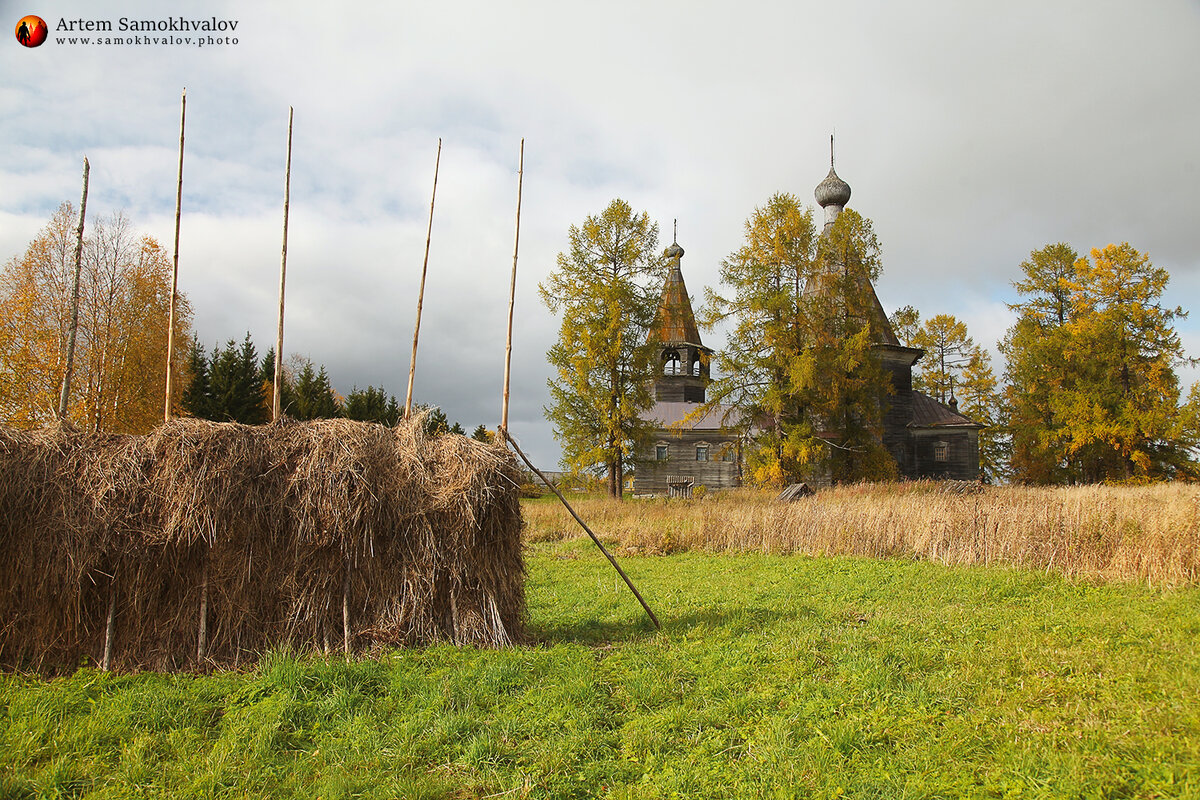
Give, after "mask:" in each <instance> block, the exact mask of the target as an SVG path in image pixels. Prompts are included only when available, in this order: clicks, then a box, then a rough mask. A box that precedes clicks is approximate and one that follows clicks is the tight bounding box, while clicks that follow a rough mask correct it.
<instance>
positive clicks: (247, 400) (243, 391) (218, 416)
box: [187, 333, 271, 425]
mask: <svg viewBox="0 0 1200 800" xmlns="http://www.w3.org/2000/svg"><path fill="white" fill-rule="evenodd" d="M208 389H209V394H208V398H207V399H206V400H201V401H200V404H199V405H198V406H196V408H199V409H205V410H207V413H206V414H203V415H201V414H196V415H197V416H204V418H206V419H211V420H216V421H218V422H241V423H244V424H246V425H259V424H262V423H264V422H269V421H270V419H271V409H270V399H269V397H267V396H264V394H265V393H264V391H263V383H262V379H261V372H260V369H259V362H258V352H257V351H256V350H255V347H254V342H253V341H251V339H250V334H249V333H247V334H246V336H245V338H243V339H242V343H241V344H238V343H237V342H235V341H234V340H233V339H230V340H229V341H227V342H226V343H225V348H224V349H222V348H220V347H214V348H213V351H212V356H211V357H210V358H209V362H208ZM187 394H188V396H189V397H196V398H197V399H199V398H200V394H199V391H198V390H197V391H195V392H193V391H191V389H190V388H189V391H188V392H187ZM188 410H189V411H191V412H192V413H194V414H195V413H196V411H194V410H193V409H191V408H189V409H188Z"/></svg>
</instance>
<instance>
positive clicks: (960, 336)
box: [911, 314, 979, 403]
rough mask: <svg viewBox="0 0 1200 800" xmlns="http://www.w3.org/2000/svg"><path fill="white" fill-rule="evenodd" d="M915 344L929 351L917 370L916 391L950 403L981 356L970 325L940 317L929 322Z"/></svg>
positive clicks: (941, 315)
mask: <svg viewBox="0 0 1200 800" xmlns="http://www.w3.org/2000/svg"><path fill="white" fill-rule="evenodd" d="M911 341H912V345H911V346H912V347H919V348H921V349H922V350H924V351H925V355H924V356H923V357H922V358H921V360H920V361H918V362H917V364H916V369H915V370H914V373H915V374H914V375H913V388H914V389H916V390H918V391H921V392H924V393H925V394H927V395H929V396H930V397H932V398H935V399H936V400H937V401H938V402H941V403H946V402H949V400H950V398H951V397H952V396H954V390H955V388H956V387H959V386H961V385H962V375H963V372H964V371H965V370H966V368H967V365H968V364H969V363H970V362H971V358H972V357H973V356H976V355H977V354H978V353H979V348H978V347H977V346H976V344H975V340H974V339H972V338H971V337H970V336H969V335H968V334H967V326H966V324H965V323H963V322H962V321H960V320H959V319H958V318H957V317H955V316H954V315H952V314H938V315H936V316H934V317H930V318H929V319H927V320H926V321H925V322H924V324H922V325H921V326H920V327H919V328H918V329H917V331H916V333H915V334H914V335H913V336H912V339H911Z"/></svg>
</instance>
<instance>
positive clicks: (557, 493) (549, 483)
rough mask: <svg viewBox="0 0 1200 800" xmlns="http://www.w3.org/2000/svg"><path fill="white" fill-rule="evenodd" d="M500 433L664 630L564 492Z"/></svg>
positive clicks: (505, 432) (504, 429)
mask: <svg viewBox="0 0 1200 800" xmlns="http://www.w3.org/2000/svg"><path fill="white" fill-rule="evenodd" d="M500 433H501V434H502V435H503V436H504V438H505V439H507V440H508V443H509V444H511V445H512V447H513V450H515V451H517V455H519V456H520V457H521V460H522V461H524V462H525V464H526V465H527V466H528V467H529V468H530V469H531V470H533V473H534V474H535V475H537V476H538V477H539V478H541V479H542V481H543V482H544V483H545V484H546V486H548V487H549V488H550V491H552V492H554V494H555V496H557V497H558V499H559V500H561V501H562V504H563V505H564V506H566V508H567V511H570V512H571V516H572V517H574V518H575V521H576V522H578V523H579V526H580V527H581V528H583V529H584V531H586V532H587V535H588V536H590V537H592V541H593V542H595V543H596V547H599V548H600V552H601V553H604V557H605V558H607V559H608V562H609V563H610V564H612V565H613V569H615V570H616V571H617V574H619V575H620V576H621V578H622V579H623V580H624V581H625V585H626V586H628V587H629V591H631V592H633V596H634V597H636V598H637V599H638V602H639V603H641V604H642V608H644V609H646V613H647V614H649V615H650V621H651V622H653V623H654V627H655V628H656V629H658V630H662V625H661V624H660V623H659V621H658V617H656V616H655V615H654V612H653V611H651V610H650V606H649V605H647V603H646V600H645V598H643V597H642V593H641V592H639V591H638V590H637V587H636V586H634V585H633V581H631V580H629V576H628V575H626V574H625V570H623V569H621V565H620V564H618V563H617V560H616V559H615V558H613V557H612V554H611V553H609V552H608V550H607V549H606V548H605V547H604V545H603V544H601V543H600V539H599V538H598V537H597V536H596V534H594V533H592V529H591V528H589V527H588V526H587V523H586V522H584V521H583V520H582V519H580V518H579V515H578V514H576V513H575V509H573V508H571V504H570V503H568V502H567V498H565V497H563V495H562V492H560V491H559V490H558V487H557V486H555V485H554V482H553V481H551V480H550V479H549V478H547V477H546V476H545V475H544V474H542V471H541V470H539V469H538V468H537V467H535V466H534V465H533V462H532V461H530V460H529V456H527V455H525V453H524V452H523V451H522V450H521V448H520V446H519V445H518V444H517V443H516V441H515V440H514V439H513V438H512V434H510V433H509V432H508V429H507V428H501V429H500Z"/></svg>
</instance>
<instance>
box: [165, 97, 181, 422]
mask: <svg viewBox="0 0 1200 800" xmlns="http://www.w3.org/2000/svg"><path fill="white" fill-rule="evenodd" d="M186 116H187V87H186V86H185V87H184V89H183V94H181V95H180V96H179V173H178V177H177V178H176V179H175V255H174V258H173V261H172V267H171V302H170V311H168V312H167V399H166V402H165V404H164V407H163V422H170V421H171V408H172V406H174V404H175V306H176V304H177V303H178V302H179V291H178V290H179V218H180V216H181V214H182V211H183V123H184V119H185V118H186Z"/></svg>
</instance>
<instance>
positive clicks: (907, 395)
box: [633, 157, 984, 497]
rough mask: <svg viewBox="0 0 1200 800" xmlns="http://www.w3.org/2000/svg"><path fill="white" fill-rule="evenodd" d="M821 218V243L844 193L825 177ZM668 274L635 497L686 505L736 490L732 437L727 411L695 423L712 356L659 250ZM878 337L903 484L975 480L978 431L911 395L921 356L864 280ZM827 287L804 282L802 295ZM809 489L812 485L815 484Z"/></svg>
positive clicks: (887, 417)
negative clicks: (700, 495)
mask: <svg viewBox="0 0 1200 800" xmlns="http://www.w3.org/2000/svg"><path fill="white" fill-rule="evenodd" d="M815 195H816V200H817V203H818V204H819V205H820V206H821V208H822V209H824V212H825V227H824V230H823V232H822V235H827V234H828V232H829V230H830V229H831V228H832V227H833V223H834V222H835V221H836V220H837V218H838V214H840V213H841V212H842V210H843V209H845V207H846V204H847V203H848V202H849V201H850V186H849V184H847V183H846V182H845V181H843V180H842V179H841V178H839V177H838V175H837V172H836V171H835V170H834V168H833V159H832V157H831V158H830V165H829V174H828V175H827V176H826V177H825V179H824V180H823V181H821V182H820V183H819V184H818V185H817V188H816V192H815ZM666 256H667V258H668V259H669V265H670V270H669V273H668V275H667V280H666V283H665V284H664V285H663V290H662V295H661V298H660V300H659V310H658V318H657V322H656V324H655V326H654V328H653V329H652V330H651V331H650V335H649V338H650V341H652V342H655V343H656V344H657V345H658V346H659V347H660V348H661V350H660V352H661V362H660V363H661V369H660V371H659V374H658V375H657V377H656V379H655V383H654V397H655V403H654V406H653V407H652V408H651V409H650V410H649V412H647V415H646V420H647V421H648V422H652V423H653V424H654V427H655V430H654V434H653V436H652V438H651V440H650V443H649V444H648V445H647V447H646V449H644V450H643V451H642V452H640V453H639V454H638V456H639V458H638V465H637V469H636V472H635V475H634V481H633V491H634V494H641V495H665V496H679V497H691V496H692V492H693V490H694V489H695V488H696V487H698V486H705V487H707V488H708V489H726V488H730V487H734V486H738V485H740V484H741V478H742V471H741V467H742V452H741V440H740V439H739V437H738V435H737V434H736V433H735V432H733V431H730V430H727V429H725V428H724V427H723V425H722V423H723V421H724V420H725V419H726V415H727V412H728V411H729V409H728V408H726V407H724V406H716V407H714V408H712V409H709V410H707V412H706V413H704V414H700V413H698V412H699V410H700V406H701V405H703V404H704V402H705V399H706V390H707V386H708V382H709V379H710V375H709V369H710V362H711V358H712V350H711V349H709V348H707V347H705V346H704V344H703V343H702V342H701V341H700V333H699V330H698V329H697V327H696V318H695V315H694V313H693V311H692V303H691V299H690V298H689V296H688V292H687V286H686V284H685V283H684V280H683V270H682V268H681V260H682V258H683V248H682V247H680V246H679V243H678V242H677V241H675V242H672V244H671V246H670V247H669V248H667V251H666ZM863 280H864V281H866V283H867V286H866V289H867V290H868V292H869V294H870V299H871V304H870V305H871V312H870V313H871V314H872V315H873V316H875V320H874V322H875V323H876V324H875V325H874V328H875V330H876V331H877V333H876V335H875V341H874V343H873V344H872V350H873V351H874V352H875V354H876V355H877V356H878V357H879V359H880V362H881V363H882V364H883V366H884V369H885V370H886V371H887V372H888V374H889V375H891V378H892V388H893V390H894V392H893V393H892V394H891V395H889V405H888V408H887V409H886V410H885V413H884V417H883V445H884V447H885V448H887V450H888V452H889V453H891V455H892V457H893V458H894V459H895V460H896V465H897V467H898V472H899V474H900V476H901V477H902V478H906V479H919V478H933V479H953V480H971V481H974V480H978V479H979V431H980V429H982V428H983V427H984V426H983V425H981V424H979V423H978V422H975V421H974V420H972V419H970V418H969V417H967V416H966V415H964V414H961V413H959V411H958V404H957V402H956V401H955V399H954V398H953V397H951V398H950V401H949V404H945V403H942V402H939V401H938V400H936V399H934V398H932V397H930V396H929V395H927V394H924V393H923V392H919V391H916V390H915V389H913V388H912V368H913V365H914V364H916V363H917V361H918V360H920V358H921V357H922V356H923V355H924V354H925V353H924V351H923V350H921V349H919V348H915V347H905V346H904V345H902V344H900V342H899V340H898V339H897V338H896V334H895V332H894V331H893V330H892V326H891V323H889V322H888V318H887V314H886V313H884V310H883V305H882V304H881V303H880V302H879V297H878V296H877V295H876V294H875V288H874V287H873V286H871V284H870V281H869V279H868V278H866V277H865V276H864V278H863ZM826 285H830V282H822V281H812V282H810V284H809V285H807V286H806V287H805V288H804V292H805V293H806V294H810V293H812V292H816V291H821V286H826ZM816 481H817V482H818V483H819V482H820V479H819V476H817V478H816Z"/></svg>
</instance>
